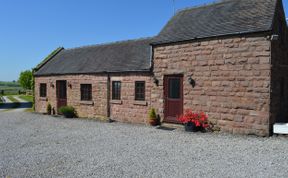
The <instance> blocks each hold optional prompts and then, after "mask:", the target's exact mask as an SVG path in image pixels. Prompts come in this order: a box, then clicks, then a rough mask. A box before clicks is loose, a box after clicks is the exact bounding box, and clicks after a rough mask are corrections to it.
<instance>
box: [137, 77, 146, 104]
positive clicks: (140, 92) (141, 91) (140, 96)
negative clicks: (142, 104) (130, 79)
mask: <svg viewBox="0 0 288 178" xmlns="http://www.w3.org/2000/svg"><path fill="white" fill-rule="evenodd" d="M135 100H140V101H144V100H145V82H144V81H139V82H135Z"/></svg>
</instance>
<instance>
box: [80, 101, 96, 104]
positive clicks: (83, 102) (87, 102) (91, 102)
mask: <svg viewBox="0 0 288 178" xmlns="http://www.w3.org/2000/svg"><path fill="white" fill-rule="evenodd" d="M80 104H82V105H94V102H93V101H80Z"/></svg>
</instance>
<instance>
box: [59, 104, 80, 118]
mask: <svg viewBox="0 0 288 178" xmlns="http://www.w3.org/2000/svg"><path fill="white" fill-rule="evenodd" d="M59 112H60V113H62V114H63V115H64V116H65V117H66V118H73V117H75V116H76V111H75V109H74V108H73V107H72V106H62V107H61V108H59Z"/></svg>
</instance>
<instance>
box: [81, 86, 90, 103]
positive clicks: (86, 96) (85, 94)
mask: <svg viewBox="0 0 288 178" xmlns="http://www.w3.org/2000/svg"><path fill="white" fill-rule="evenodd" d="M91 100H92V85H91V84H81V101H91Z"/></svg>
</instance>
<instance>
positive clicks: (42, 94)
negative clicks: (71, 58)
mask: <svg viewBox="0 0 288 178" xmlns="http://www.w3.org/2000/svg"><path fill="white" fill-rule="evenodd" d="M46 96H47V85H46V83H40V97H46Z"/></svg>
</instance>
